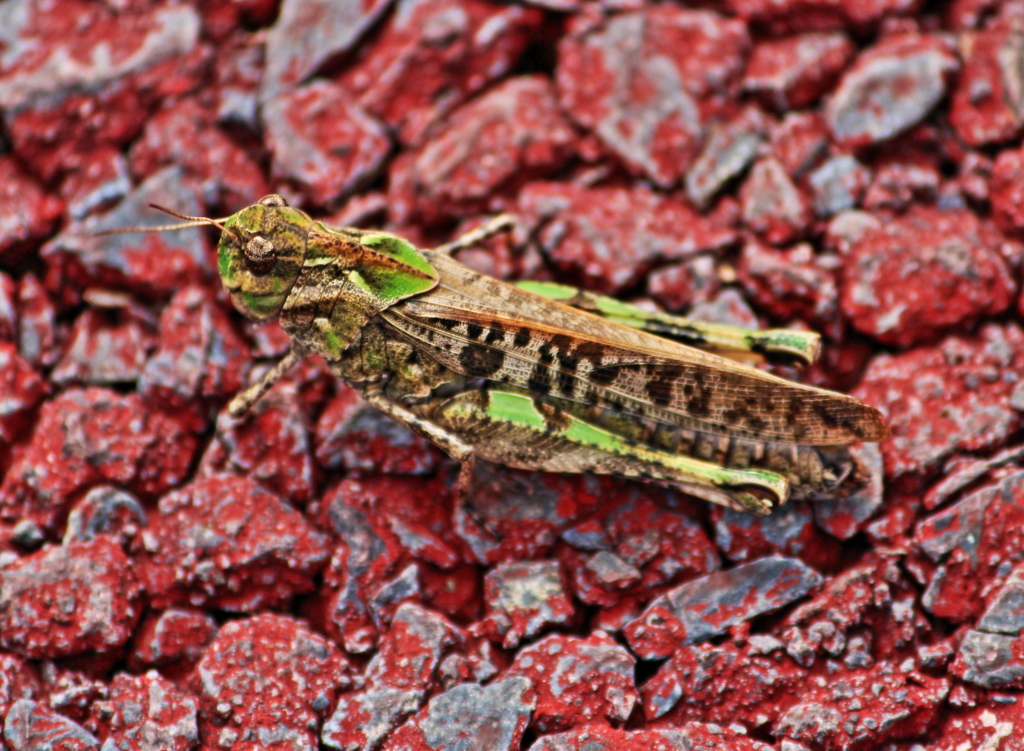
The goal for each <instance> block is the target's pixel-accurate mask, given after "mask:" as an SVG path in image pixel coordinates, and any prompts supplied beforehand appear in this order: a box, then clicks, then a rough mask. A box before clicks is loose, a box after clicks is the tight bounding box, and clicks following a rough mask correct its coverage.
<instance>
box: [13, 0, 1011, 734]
mask: <svg viewBox="0 0 1024 751" xmlns="http://www.w3.org/2000/svg"><path fill="white" fill-rule="evenodd" d="M1022 19H1024V10H1022V5H1021V3H1020V2H1018V1H1017V0H1007V1H1006V2H995V1H994V0H951V1H950V2H944V3H926V2H922V0H863V1H859V0H720V2H715V3H709V2H704V3H697V4H694V3H680V2H658V1H657V0H593V1H588V0H520V1H519V2H511V3H510V2H502V1H500V0H358V1H357V0H338V1H337V2H327V1H326V0H280V1H278V0H242V1H241V2H233V1H232V0H214V2H210V3H197V2H194V0H183V1H182V2H173V1H172V0H152V1H147V2H144V3H132V2H127V1H126V0H110V1H109V2H99V3H97V2H88V1H87V0H49V1H48V2H45V3H40V2H33V1H32V0H6V2H0V50H2V52H0V119H2V121H3V123H2V127H0V131H2V134H0V206H2V207H3V209H2V210H0V733H2V735H0V738H2V740H0V747H3V748H4V749H11V750H12V751H21V750H22V749H24V750H25V751H29V750H31V751H36V749H55V750H56V749H90V750H93V749H96V750H97V751H133V750H134V749H139V750H140V751H149V750H151V749H157V748H160V749H172V750H174V751H178V750H180V751H213V750H214V749H227V748H239V749H250V748H251V749H255V748H259V749H270V750H271V751H296V750H298V749H302V750H303V751H305V750H306V749H309V750H310V751H314V750H315V749H319V748H326V749H331V750H332V751H341V750H342V749H343V750H344V751H381V750H384V751H440V750H441V749H446V750H447V751H476V749H486V751H506V750H507V751H677V750H678V749H688V750H689V751H698V750H699V751H712V749H714V750H715V751H722V750H723V749H728V750H729V751H769V749H771V751H868V750H869V749H871V750H873V749H881V750H882V751H922V750H923V749H929V751H931V749H937V750H938V751H967V750H968V749H971V750H973V749H983V750H984V751H1024V745H1022V742H1021V738H1024V604H1022V603H1024V553H1022V551H1024V533H1022V532H1021V530H1022V529H1024V470H1022V468H1024V333H1022V332H1024V328H1022V324H1024V291H1022V285H1024V276H1022V274H1024V208H1022V207H1024V145H1022V138H1024V74H1022V71H1024V63H1022V61H1024V21H1022ZM267 193H280V194H282V195H283V196H285V197H286V199H287V200H288V201H289V203H290V204H291V205H292V206H294V207H296V208H299V209H301V210H303V211H306V212H308V213H309V214H310V216H312V217H313V218H314V219H318V220H320V219H322V220H324V221H325V222H326V223H328V224H331V225H349V224H352V225H355V226H357V227H359V228H362V229H370V230H378V229H383V230H386V231H391V232H394V233H396V234H398V235H400V236H402V237H406V238H408V239H409V240H410V241H411V242H413V243H414V244H416V245H419V246H421V247H436V246H437V245H439V244H442V243H446V242H448V241H450V240H452V239H454V238H455V237H456V236H457V235H458V234H460V233H462V232H465V231H467V230H471V229H473V228H475V227H479V226H481V224H482V223H484V222H486V221H487V220H488V219H490V218H491V217H492V216H493V215H494V214H496V213H499V212H509V213H511V214H513V215H514V216H515V227H514V229H513V231H511V232H509V233H507V234H505V235H502V236H500V237H496V238H492V239H490V240H488V241H486V242H484V243H482V244H480V245H478V246H475V247H471V248H466V249H463V250H460V252H459V253H458V255H457V256H456V257H457V258H458V259H459V260H460V261H462V262H464V263H465V264H466V265H467V266H469V267H471V268H472V269H473V270H474V271H477V272H481V273H484V274H487V275H491V276H495V277H499V278H501V279H503V280H505V281H509V282H516V281H519V280H521V279H530V280H542V281H552V282H556V283H562V284H567V285H574V286H580V287H584V288H586V289H588V290H591V291H595V292H598V293H602V294H609V295H614V296H616V297H618V298H620V299H622V300H624V301H626V302H630V303H634V304H636V305H637V306H639V307H640V308H642V309H645V310H649V311H658V312H662V311H667V312H672V313H676V314H680V315H685V316H688V317H691V318H692V319H694V320H699V321H705V322H717V323H726V324H730V325H736V326H742V327H746V328H765V327H772V328H779V327H787V328H796V329H804V330H808V329H809V330H814V331H817V332H819V333H820V334H821V335H822V351H821V356H820V358H819V360H818V362H816V363H815V364H814V365H812V366H810V367H809V368H806V369H804V370H803V372H801V371H800V370H799V369H798V368H796V367H793V366H791V365H785V364H784V365H771V366H766V367H768V368H769V369H770V370H771V371H772V372H774V373H776V374H778V375H781V376H783V377H786V378H791V379H798V380H802V381H803V382H804V383H807V384H811V385H814V386H820V387H823V388H829V389H834V390H839V391H843V392H847V393H853V394H854V395H856V396H857V397H858V398H860V399H862V400H863V401H866V402H868V403H870V404H871V405H873V406H875V407H878V408H879V409H880V410H882V411H883V413H884V414H885V417H886V420H887V422H888V424H889V425H890V427H891V429H892V437H891V438H889V439H887V440H885V441H883V442H881V443H879V444H861V445H855V446H852V447H850V448H849V454H842V456H843V460H842V461H841V462H839V464H838V465H837V466H836V467H834V468H832V469H830V470H829V472H832V473H834V474H837V475H843V476H842V477H838V476H836V477H833V478H830V479H836V480H837V481H838V482H840V484H841V487H842V488H843V490H842V491H839V492H833V491H827V492H820V493H819V492H808V488H807V487H805V486H802V485H801V486H799V487H793V489H792V491H793V492H792V493H791V494H790V495H791V500H790V502H789V503H788V505H785V506H780V507H778V508H776V509H775V510H774V511H773V513H772V514H771V515H769V516H765V517H757V516H750V515H744V514H740V513H738V512H735V511H731V510H726V509H725V508H719V507H711V506H710V505H709V504H707V503H706V502H703V501H700V500H698V499H695V498H693V497H690V496H688V495H686V494H684V493H682V492H681V491H678V490H669V489H666V488H661V487H658V486H656V485H654V484H651V483H643V482H634V481H626V480H620V479H614V478H609V477H603V476H597V475H592V474H584V475H570V474H556V473H544V472H538V471H530V470H528V469H512V468H508V467H501V466H498V465H494V464H489V463H487V462H484V461H478V462H477V465H476V467H475V469H474V471H473V473H472V476H471V477H470V478H469V482H468V483H467V487H466V488H463V489H462V490H465V492H461V490H459V489H457V488H456V485H455V480H456V477H457V473H458V466H457V463H456V462H455V461H453V460H452V459H450V458H449V457H448V456H446V455H445V453H444V452H443V451H441V450H439V449H438V448H436V447H434V446H433V445H432V444H431V443H430V442H429V441H427V440H426V439H424V438H423V437H421V436H419V435H417V434H416V433H414V432H412V431H410V430H408V429H407V428H405V427H403V426H401V425H399V424H398V423H397V422H395V421H394V420H391V419H390V418H388V417H386V416H384V415H383V414H382V413H380V412H378V411H376V410H375V409H374V408H373V407H371V406H370V405H369V404H368V403H367V402H366V401H365V400H364V399H363V398H362V397H360V396H359V394H358V391H357V389H355V388H353V386H352V385H351V384H345V383H342V382H341V381H339V380H338V379H336V378H335V377H334V376H333V375H332V373H331V372H330V369H329V368H328V367H327V366H326V365H325V363H324V361H323V360H322V358H320V357H316V356H311V357H304V358H303V360H302V362H301V363H300V364H299V365H298V366H296V367H295V368H294V369H292V370H291V371H289V373H288V374H287V375H286V376H285V377H284V378H283V379H282V380H281V381H280V382H279V383H278V384H277V385H276V386H275V387H274V388H273V389H271V391H270V392H269V393H268V394H266V395H265V396H264V397H263V398H262V399H261V400H260V401H259V402H258V403H257V404H256V405H255V407H254V408H253V409H252V410H251V411H250V412H249V413H248V414H246V415H245V416H243V417H241V418H232V417H230V416H229V414H228V411H227V405H228V403H229V400H230V399H231V398H232V397H233V396H235V395H236V394H237V393H239V391H240V390H242V389H243V388H245V387H246V386H247V385H249V384H251V383H253V382H255V381H256V380H257V379H258V378H260V377H261V376H262V375H263V374H264V373H266V372H267V371H268V369H269V368H271V367H273V365H274V363H275V362H277V361H278V360H279V359H280V358H281V357H283V356H284V355H285V354H286V353H287V352H288V350H289V347H290V346H291V340H290V338H289V336H288V335H287V334H286V333H285V332H284V331H283V330H282V328H281V326H280V325H279V323H278V322H277V321H270V322H267V323H265V324H263V323H260V322H256V321H250V320H246V319H244V318H243V317H242V315H241V314H240V313H239V312H238V311H237V310H236V309H235V308H234V306H233V305H232V303H231V300H230V296H229V295H228V294H227V293H226V292H225V291H224V289H223V286H222V284H221V282H220V279H219V267H220V263H219V259H218V250H217V247H216V238H217V237H218V234H217V231H216V229H214V228H211V227H183V228H180V229H177V230H175V231H169V232H162V233H136V232H132V233H126V234H112V235H101V234H97V233H98V232H102V231H104V230H112V229H118V228H125V227H128V228H131V227H157V226H163V225H167V224H173V223H175V222H177V221H179V220H178V219H176V218H174V217H168V216H167V215H165V214H162V213H160V212H159V211H156V210H154V209H152V208H151V207H150V204H157V205H159V206H162V207H166V208H167V209H169V210H171V211H174V212H180V213H182V214H184V215H186V216H208V217H214V218H218V221H221V222H223V221H224V217H227V216H230V215H232V214H233V213H234V212H236V211H238V210H239V209H240V208H242V207H243V206H245V205H248V204H250V203H253V202H255V201H257V200H258V199H259V198H260V197H261V196H263V195H265V194H267ZM360 278H361V279H362V280H363V281H366V277H360ZM353 283H354V284H355V286H356V287H358V286H359V283H360V282H359V281H355V282H353ZM325 288H326V286H325ZM329 294H331V293H328V295H329ZM322 302H324V303H326V302H327V298H326V297H325V298H324V300H323V301H322ZM478 302H479V303H480V304H481V305H487V304H488V300H487V299H482V300H479V301H478ZM334 312H335V313H336V314H338V315H341V308H340V307H338V306H336V307H335V310H334ZM630 367H633V366H630ZM636 372H637V374H638V377H641V376H642V375H643V373H642V372H641V371H640V370H639V369H637V371H636ZM477 385H478V384H473V387H474V388H475V387H476V386H477ZM581 409H583V407H581ZM709 445H710V444H709ZM722 445H723V446H724V440H723V444H722ZM734 448H735V447H734ZM722 450H723V451H724V450H725V448H723V449H722ZM791 450H792V447H789V446H782V445H774V446H772V447H771V448H770V449H769V453H768V454H767V456H770V457H771V459H770V461H775V460H777V459H778V458H779V457H781V456H783V455H784V454H786V452H789V451H791ZM842 451H845V449H841V450H840V453H841V452H842ZM832 452H833V449H819V450H818V452H816V454H817V456H818V458H821V457H824V456H837V455H839V454H838V453H835V454H833V453H832ZM740 454H741V452H739V451H738V449H737V450H736V452H735V453H733V454H732V455H731V459H732V460H735V461H736V462H738V463H743V462H744V461H746V457H744V456H741V455H740ZM696 458H699V459H705V460H706V459H707V456H704V455H701V456H699V457H696ZM811 463H812V464H813V462H811ZM816 467H817V465H814V466H813V467H811V468H810V469H809V470H808V471H810V472H811V473H812V474H813V473H814V472H816V471H818V470H817V469H816ZM854 480H855V482H854ZM848 481H849V484H848V485H847V484H844V483H847V482H848ZM854 486H856V487H854ZM847 487H849V488H850V489H849V490H846V488H847ZM808 496H811V497H812V498H813V500H808Z"/></svg>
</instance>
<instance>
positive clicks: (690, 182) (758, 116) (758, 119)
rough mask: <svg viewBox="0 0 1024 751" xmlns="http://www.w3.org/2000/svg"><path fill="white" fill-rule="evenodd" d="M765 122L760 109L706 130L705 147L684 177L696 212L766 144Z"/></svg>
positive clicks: (714, 124)
mask: <svg viewBox="0 0 1024 751" xmlns="http://www.w3.org/2000/svg"><path fill="white" fill-rule="evenodd" d="M766 120H767V118H765V116H764V114H762V112H761V111H760V110H759V109H757V108H756V107H747V108H744V109H743V111H742V112H741V113H740V114H739V115H738V116H737V117H735V118H732V119H729V120H725V121H721V122H715V123H713V124H712V125H711V126H710V127H709V128H708V132H707V135H706V137H705V139H704V145H703V147H702V148H701V150H700V153H699V154H697V157H696V158H695V159H694V160H693V164H692V165H690V168H689V170H688V171H687V173H686V195H687V197H688V198H689V199H690V200H691V201H693V203H694V204H695V205H696V206H697V207H698V208H705V207H706V206H707V205H708V204H709V203H710V202H711V199H712V198H713V197H714V196H715V195H716V194H717V193H718V191H720V190H721V189H722V187H723V186H724V185H725V184H726V183H728V182H729V181H730V180H732V179H733V178H734V177H736V176H737V175H739V174H740V173H742V172H743V170H745V169H746V168H747V167H748V166H749V165H750V163H751V162H753V160H754V158H755V157H756V156H757V153H758V151H759V150H760V148H761V144H762V143H763V142H764V140H765V136H766V132H767V129H768V123H767V122H766Z"/></svg>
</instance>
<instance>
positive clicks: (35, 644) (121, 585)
mask: <svg viewBox="0 0 1024 751" xmlns="http://www.w3.org/2000/svg"><path fill="white" fill-rule="evenodd" d="M139 595H140V590H139V585H138V584H137V582H136V578H135V575H134V573H133V572H132V568H131V567H130V566H129V562H128V559H127V558H126V557H125V555H124V553H123V552H122V551H121V548H120V547H119V546H118V545H117V544H116V543H114V542H112V541H111V540H110V539H109V538H107V537H98V538H96V539H95V540H92V541H89V542H81V543H72V544H70V545H67V546H59V547H51V548H48V549H45V550H41V551H39V552H38V553H34V554H33V555H30V556H27V557H25V558H23V559H21V560H19V561H17V562H16V563H13V564H12V565H10V566H8V567H7V568H5V569H4V571H3V574H2V576H0V602H3V603H4V605H3V607H2V608H0V645H2V646H3V647H4V649H9V650H11V651H12V652H14V653H16V654H19V655H22V656H25V657H30V658H33V659H56V658H59V657H68V656H71V655H81V654H91V653H95V652H101V653H102V652H111V651H117V650H119V649H120V648H121V647H123V646H124V645H125V643H126V642H127V641H128V638H129V637H130V636H131V634H132V630H133V628H134V627H135V622H136V621H137V620H138V617H139Z"/></svg>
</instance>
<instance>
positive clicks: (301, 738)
mask: <svg viewBox="0 0 1024 751" xmlns="http://www.w3.org/2000/svg"><path fill="white" fill-rule="evenodd" d="M351 684H352V678H351V668H350V667H349V664H348V661H347V660H346V659H345V657H344V656H343V655H342V653H341V652H340V651H339V650H338V648H337V647H336V646H334V644H332V643H331V642H330V641H328V640H327V639H324V638H323V637H322V636H320V635H319V634H316V633H314V632H312V631H311V630H310V629H309V627H308V626H306V625H305V624H304V623H303V622H302V621H299V620H296V619H295V618H290V617H288V616H283V615H272V614H264V615H258V616H255V617H252V618H246V619H244V620H240V621H232V622H230V623H228V624H226V625H225V626H224V627H223V628H221V630H220V633H219V634H218V635H217V638H216V639H215V640H214V642H213V644H211V645H210V647H209V649H208V650H207V652H206V654H205V655H204V656H203V659H202V660H201V661H200V663H199V665H198V666H197V667H196V671H195V673H194V675H193V678H192V681H191V688H192V691H193V692H194V693H195V694H196V695H197V696H198V697H199V731H200V737H202V738H207V739H210V740H211V741H212V742H213V743H216V744H217V745H220V746H232V745H235V744H238V746H239V747H248V748H257V747H262V748H270V749H282V750H283V749H285V748H312V747H315V746H316V745H317V737H318V735H319V729H320V724H321V722H322V721H323V718H324V717H326V715H327V713H328V712H329V710H330V708H331V706H333V705H334V702H335V699H336V697H337V694H338V692H339V691H344V690H345V689H347V688H349V687H350V686H351ZM277 739H280V740H277Z"/></svg>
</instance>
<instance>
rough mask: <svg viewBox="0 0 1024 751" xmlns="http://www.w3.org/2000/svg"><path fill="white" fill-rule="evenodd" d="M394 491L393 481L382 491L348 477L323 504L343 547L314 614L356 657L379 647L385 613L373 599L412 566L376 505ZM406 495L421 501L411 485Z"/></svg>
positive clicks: (334, 559) (333, 558)
mask: <svg viewBox="0 0 1024 751" xmlns="http://www.w3.org/2000/svg"><path fill="white" fill-rule="evenodd" d="M390 479H391V478H388V480H390ZM393 487H394V485H391V484H390V482H389V483H385V484H384V486H383V487H381V486H380V483H366V484H364V483H361V482H360V481H358V480H354V479H346V480H344V481H342V482H341V483H339V484H338V485H337V486H336V487H334V488H333V489H331V490H329V491H327V492H325V493H324V494H323V499H322V500H321V501H320V520H321V524H322V525H323V526H324V527H325V528H328V529H330V530H332V531H333V532H334V534H335V535H336V537H337V538H338V543H337V545H336V546H335V547H334V551H333V554H332V555H331V558H330V561H329V562H328V564H327V568H326V569H325V570H324V574H323V578H324V591H323V595H322V596H321V600H320V602H318V607H317V609H316V611H315V613H314V614H313V615H314V617H315V618H316V619H317V622H318V624H319V625H320V627H321V628H322V629H323V630H324V631H326V632H327V633H328V634H330V635H331V637H332V638H334V639H335V640H336V641H338V642H339V643H341V644H342V645H344V647H345V649H346V651H348V652H350V653H355V654H361V653H364V652H367V651H369V650H371V649H372V648H373V647H374V644H375V643H376V640H377V637H378V635H379V633H380V630H381V626H382V620H383V616H384V613H382V612H381V610H382V608H381V609H377V610H375V609H374V608H375V606H374V603H373V599H374V597H375V595H377V594H378V593H379V591H380V590H381V589H382V588H383V587H384V585H385V583H386V582H387V580H388V579H389V577H392V576H394V575H395V574H396V573H398V571H399V570H400V566H401V565H402V564H404V563H405V562H406V558H405V557H404V556H403V551H402V547H401V544H400V542H399V540H398V539H397V537H396V535H395V534H394V533H392V532H391V530H390V529H387V528H386V526H385V523H384V521H383V520H382V519H379V518H378V517H377V515H376V514H375V513H373V512H374V510H375V509H374V508H373V507H372V505H371V503H372V502H373V500H374V499H377V498H379V497H380V495H382V494H387V495H389V494H388V490H389V489H390V488H393ZM399 492H400V493H401V492H403V491H399ZM404 493H405V494H406V496H405V497H408V498H414V497H415V496H413V495H412V494H411V493H410V491H409V490H408V486H406V489H405V490H404Z"/></svg>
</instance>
